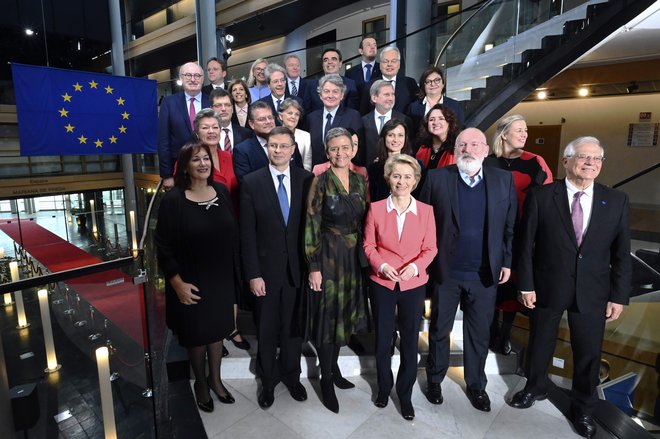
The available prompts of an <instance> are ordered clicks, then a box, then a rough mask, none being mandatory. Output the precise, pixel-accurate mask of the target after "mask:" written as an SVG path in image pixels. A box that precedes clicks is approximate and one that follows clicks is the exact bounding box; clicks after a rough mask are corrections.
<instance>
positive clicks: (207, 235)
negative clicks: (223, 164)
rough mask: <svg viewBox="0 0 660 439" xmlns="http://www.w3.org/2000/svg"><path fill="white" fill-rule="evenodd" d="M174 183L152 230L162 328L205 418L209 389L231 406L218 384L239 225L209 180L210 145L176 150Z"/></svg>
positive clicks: (222, 192) (230, 323)
mask: <svg viewBox="0 0 660 439" xmlns="http://www.w3.org/2000/svg"><path fill="white" fill-rule="evenodd" d="M174 181H175V187H174V188H173V189H172V190H171V191H169V192H168V193H167V194H166V195H165V197H164V198H163V201H162V202H161V205H160V208H159V212H158V224H157V226H156V245H157V250H158V262H159V265H160V267H161V269H162V271H163V274H164V276H165V279H166V282H165V294H166V296H165V299H166V301H165V303H166V317H167V325H168V327H169V328H170V329H171V330H172V332H173V333H174V334H176V336H177V337H178V339H179V343H180V344H181V345H182V346H184V347H186V348H187V349H188V356H189V359H190V363H191V365H192V368H193V373H194V375H195V384H194V389H195V397H196V399H197V406H198V407H199V409H200V410H203V411H205V412H211V411H213V399H212V398H211V395H210V393H209V388H210V389H211V390H212V391H213V392H214V393H215V394H216V396H217V397H218V399H219V400H220V402H223V403H225V404H231V403H233V402H234V398H233V396H232V395H231V393H229V391H228V390H227V389H226V388H225V387H224V386H223V385H222V382H221V381H220V361H221V359H222V340H223V339H224V338H225V337H226V336H228V335H229V334H230V333H231V331H232V330H233V329H234V313H233V307H234V299H235V295H234V291H235V280H234V279H235V273H236V261H237V260H238V258H237V257H238V226H237V224H236V220H235V217H234V212H233V208H232V204H231V199H230V197H229V193H228V191H227V188H226V187H225V186H224V185H223V184H220V183H215V182H214V181H213V160H212V159H211V151H210V150H209V147H208V145H206V144H203V143H188V144H186V145H184V146H183V148H181V151H180V152H179V158H178V171H177V173H176V175H175V176H174ZM218 230H221V231H222V233H218ZM207 358H208V370H209V376H208V377H206V372H205V370H206V359H207Z"/></svg>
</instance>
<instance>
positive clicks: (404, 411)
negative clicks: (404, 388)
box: [401, 401, 415, 421]
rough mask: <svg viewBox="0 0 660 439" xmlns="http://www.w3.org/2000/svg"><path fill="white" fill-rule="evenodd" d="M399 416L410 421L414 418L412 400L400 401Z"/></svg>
mask: <svg viewBox="0 0 660 439" xmlns="http://www.w3.org/2000/svg"><path fill="white" fill-rule="evenodd" d="M401 416H403V419H405V420H406V421H412V420H413V419H415V409H414V408H413V405H412V402H410V401H406V402H403V401H401Z"/></svg>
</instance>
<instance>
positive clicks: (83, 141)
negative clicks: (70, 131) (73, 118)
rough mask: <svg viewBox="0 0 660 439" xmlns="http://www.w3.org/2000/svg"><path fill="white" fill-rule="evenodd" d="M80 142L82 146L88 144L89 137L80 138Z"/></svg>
mask: <svg viewBox="0 0 660 439" xmlns="http://www.w3.org/2000/svg"><path fill="white" fill-rule="evenodd" d="M78 140H79V141H80V143H81V144H83V143H87V137H85V136H80V137H78Z"/></svg>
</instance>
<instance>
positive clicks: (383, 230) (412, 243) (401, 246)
mask: <svg viewBox="0 0 660 439" xmlns="http://www.w3.org/2000/svg"><path fill="white" fill-rule="evenodd" d="M363 245H364V251H365V253H366V255H367V259H368V260H369V265H371V275H370V277H371V280H373V281H374V282H377V283H379V284H380V285H382V286H384V287H386V288H389V289H390V290H393V289H394V285H395V282H393V281H391V280H389V279H387V278H386V277H384V276H383V275H382V274H381V273H379V272H378V269H379V268H380V266H381V265H383V263H387V264H389V265H391V266H392V267H394V268H395V269H396V270H400V269H401V268H403V267H405V266H406V265H408V264H410V263H411V262H414V263H415V265H416V266H417V269H418V270H419V274H418V275H417V276H413V277H412V278H411V279H410V280H407V281H405V282H399V288H400V289H401V291H406V290H410V289H413V288H416V287H419V286H421V285H424V284H426V282H427V281H428V279H429V276H428V273H427V272H426V269H427V267H428V266H429V265H430V264H431V261H433V258H434V257H435V255H436V254H437V253H438V248H437V245H436V235H435V216H434V215H433V208H432V207H431V206H429V205H428V204H424V203H422V202H420V201H417V215H415V214H412V213H408V214H406V222H405V224H404V226H403V232H402V233H401V240H400V241H399V235H398V232H397V226H396V212H395V211H394V210H392V211H391V212H390V213H387V199H384V200H381V201H377V202H375V203H372V204H371V207H370V208H369V212H368V213H367V219H366V222H365V226H364V242H363Z"/></svg>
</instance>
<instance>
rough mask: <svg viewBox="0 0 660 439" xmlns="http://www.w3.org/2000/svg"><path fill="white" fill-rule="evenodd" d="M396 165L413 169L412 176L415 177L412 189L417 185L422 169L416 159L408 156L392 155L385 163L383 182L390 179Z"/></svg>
mask: <svg viewBox="0 0 660 439" xmlns="http://www.w3.org/2000/svg"><path fill="white" fill-rule="evenodd" d="M396 165H408V166H410V167H411V168H412V169H413V175H414V176H415V185H414V186H413V189H415V188H416V187H417V185H418V184H419V180H420V179H421V178H422V167H421V166H420V165H419V162H418V161H417V159H416V158H413V157H411V156H409V155H408V154H392V155H391V156H389V157H388V158H387V160H386V161H385V166H384V171H383V177H384V178H385V181H388V180H389V179H390V176H391V175H392V171H393V170H394V167H395V166H396Z"/></svg>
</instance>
